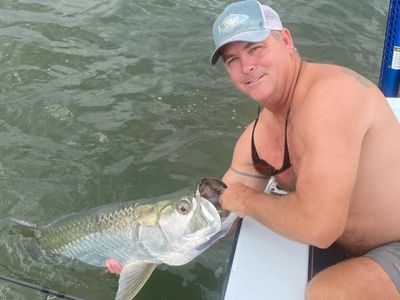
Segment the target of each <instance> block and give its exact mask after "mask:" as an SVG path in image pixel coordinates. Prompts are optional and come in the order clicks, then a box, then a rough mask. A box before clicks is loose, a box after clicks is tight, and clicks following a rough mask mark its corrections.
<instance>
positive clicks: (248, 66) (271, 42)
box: [221, 34, 288, 103]
mask: <svg viewBox="0 0 400 300" xmlns="http://www.w3.org/2000/svg"><path fill="white" fill-rule="evenodd" d="M287 53H288V47H287V46H286V43H285V41H284V40H283V39H281V38H276V37H274V36H272V34H270V35H269V36H268V38H266V39H265V40H264V41H262V42H257V43H249V42H233V43H230V44H227V45H226V46H224V48H223V49H222V51H221V56H222V58H223V60H224V64H225V68H226V70H227V71H228V74H229V76H230V78H231V80H232V82H233V84H234V85H235V86H236V88H238V89H239V90H240V91H241V92H243V93H244V94H246V95H248V96H249V97H251V98H252V99H254V100H255V101H257V102H259V103H265V101H267V99H268V98H269V97H271V96H273V95H275V94H279V93H280V92H281V91H280V88H282V84H281V82H282V79H284V77H282V75H284V72H285V71H286V70H285V68H284V67H285V66H286V65H287V62H286V61H285V60H288V56H287Z"/></svg>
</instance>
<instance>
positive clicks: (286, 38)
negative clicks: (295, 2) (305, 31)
mask: <svg viewBox="0 0 400 300" xmlns="http://www.w3.org/2000/svg"><path fill="white" fill-rule="evenodd" d="M281 37H282V41H283V42H284V43H285V45H286V47H287V48H288V49H289V50H290V51H294V50H295V47H294V43H293V39H292V35H291V33H290V31H289V29H287V28H283V29H282V30H281Z"/></svg>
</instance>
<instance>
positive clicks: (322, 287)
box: [306, 272, 347, 300]
mask: <svg viewBox="0 0 400 300" xmlns="http://www.w3.org/2000/svg"><path fill="white" fill-rule="evenodd" d="M306 299H307V300H331V299H332V300H333V299H335V300H345V299H347V298H346V295H345V294H344V289H343V288H341V287H340V285H338V282H337V281H336V282H335V280H334V278H332V277H330V276H327V274H324V272H321V273H319V274H317V275H316V276H315V277H314V278H313V279H311V281H310V282H309V283H308V285H307V291H306Z"/></svg>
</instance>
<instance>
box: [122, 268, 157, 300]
mask: <svg viewBox="0 0 400 300" xmlns="http://www.w3.org/2000/svg"><path fill="white" fill-rule="evenodd" d="M156 267H157V264H155V263H151V262H146V261H141V262H135V263H131V264H128V265H126V266H125V267H124V269H123V270H122V272H121V275H120V277H119V287H118V292H117V295H116V297H115V300H131V299H132V298H133V297H135V295H136V294H137V293H138V292H139V290H140V289H141V288H142V286H143V285H144V284H145V283H146V281H147V279H149V277H150V275H151V273H153V271H154V269H155V268H156Z"/></svg>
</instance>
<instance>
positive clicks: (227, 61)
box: [225, 57, 237, 65]
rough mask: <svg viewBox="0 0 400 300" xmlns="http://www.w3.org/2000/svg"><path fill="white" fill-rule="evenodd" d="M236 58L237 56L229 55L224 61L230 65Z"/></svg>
mask: <svg viewBox="0 0 400 300" xmlns="http://www.w3.org/2000/svg"><path fill="white" fill-rule="evenodd" d="M236 60H237V57H230V58H228V59H227V60H226V61H225V62H226V64H228V65H230V64H231V63H233V62H235V61H236Z"/></svg>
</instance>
